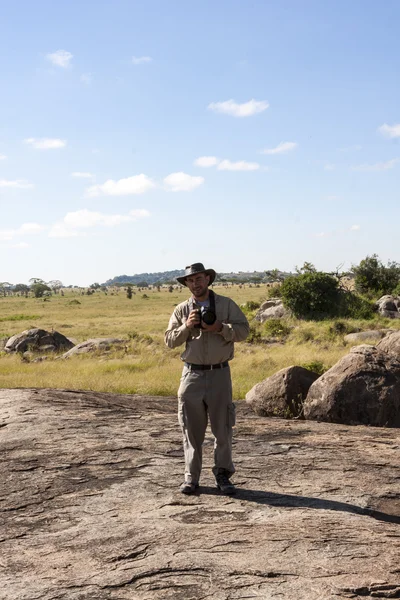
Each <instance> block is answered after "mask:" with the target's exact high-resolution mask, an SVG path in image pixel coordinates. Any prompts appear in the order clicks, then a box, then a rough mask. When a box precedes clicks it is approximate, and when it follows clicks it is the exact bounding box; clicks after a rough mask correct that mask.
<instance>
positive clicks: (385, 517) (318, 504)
mask: <svg viewBox="0 0 400 600" xmlns="http://www.w3.org/2000/svg"><path fill="white" fill-rule="evenodd" d="M198 494H199V495H200V494H207V495H209V496H221V495H222V494H221V492H219V491H218V490H217V488H214V487H209V486H200V488H199V491H198ZM227 498H231V499H232V500H246V501H247V502H255V503H257V504H264V505H268V506H279V507H282V508H313V509H319V510H321V509H322V510H335V511H341V512H347V513H353V514H356V515H365V516H367V517H372V518H373V519H377V520H378V521H385V522H387V523H396V524H400V515H392V514H388V513H385V512H380V511H378V510H374V509H373V508H362V507H361V506H357V505H355V504H347V503H346V502H337V501H336V500H324V499H323V498H310V497H307V496H292V495H290V494H275V493H274V492H265V491H261V490H247V489H244V488H236V494H234V495H232V496H227Z"/></svg>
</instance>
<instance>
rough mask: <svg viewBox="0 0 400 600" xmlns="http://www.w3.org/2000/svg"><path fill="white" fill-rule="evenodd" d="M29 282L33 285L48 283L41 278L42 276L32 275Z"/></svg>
mask: <svg viewBox="0 0 400 600" xmlns="http://www.w3.org/2000/svg"><path fill="white" fill-rule="evenodd" d="M29 283H30V284H31V285H34V284H35V283H44V284H46V282H45V281H44V280H43V279H40V277H31V278H30V280H29Z"/></svg>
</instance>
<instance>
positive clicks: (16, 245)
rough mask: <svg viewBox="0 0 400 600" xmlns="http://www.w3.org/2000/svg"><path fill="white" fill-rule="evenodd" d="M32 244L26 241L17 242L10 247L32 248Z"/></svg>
mask: <svg viewBox="0 0 400 600" xmlns="http://www.w3.org/2000/svg"><path fill="white" fill-rule="evenodd" d="M30 247H31V245H30V244H27V243H26V242H17V243H16V244H10V245H9V248H30Z"/></svg>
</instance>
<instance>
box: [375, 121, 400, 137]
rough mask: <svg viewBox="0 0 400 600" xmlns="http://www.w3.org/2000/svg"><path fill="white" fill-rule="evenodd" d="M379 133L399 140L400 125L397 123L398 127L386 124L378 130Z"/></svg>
mask: <svg viewBox="0 0 400 600" xmlns="http://www.w3.org/2000/svg"><path fill="white" fill-rule="evenodd" d="M378 131H379V132H380V133H381V134H382V135H384V136H385V137H389V138H398V137H400V123H396V125H388V124H387V123H385V124H384V125H381V126H380V127H379V128H378Z"/></svg>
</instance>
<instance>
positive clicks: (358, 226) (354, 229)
mask: <svg viewBox="0 0 400 600" xmlns="http://www.w3.org/2000/svg"><path fill="white" fill-rule="evenodd" d="M359 229H361V227H360V225H352V226H351V227H350V231H358V230H359Z"/></svg>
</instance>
